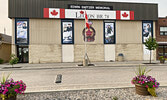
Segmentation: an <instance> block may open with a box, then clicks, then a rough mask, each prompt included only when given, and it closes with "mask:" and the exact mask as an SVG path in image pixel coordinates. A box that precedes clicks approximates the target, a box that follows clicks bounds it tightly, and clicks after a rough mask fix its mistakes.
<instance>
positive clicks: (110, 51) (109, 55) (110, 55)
mask: <svg viewBox="0 0 167 100" xmlns="http://www.w3.org/2000/svg"><path fill="white" fill-rule="evenodd" d="M104 49H105V51H104V52H105V53H104V54H105V61H110V60H113V61H115V45H105V46H104Z"/></svg>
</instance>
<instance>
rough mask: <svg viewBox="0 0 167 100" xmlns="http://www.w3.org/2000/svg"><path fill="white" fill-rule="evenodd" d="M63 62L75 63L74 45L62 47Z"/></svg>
mask: <svg viewBox="0 0 167 100" xmlns="http://www.w3.org/2000/svg"><path fill="white" fill-rule="evenodd" d="M62 61H63V62H74V45H62Z"/></svg>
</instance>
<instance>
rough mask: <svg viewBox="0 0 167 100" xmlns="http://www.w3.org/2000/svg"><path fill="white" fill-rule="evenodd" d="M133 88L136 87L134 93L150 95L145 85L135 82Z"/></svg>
mask: <svg viewBox="0 0 167 100" xmlns="http://www.w3.org/2000/svg"><path fill="white" fill-rule="evenodd" d="M135 88H136V94H139V95H144V96H146V95H150V93H149V92H148V91H147V88H146V87H145V86H142V85H140V84H135Z"/></svg>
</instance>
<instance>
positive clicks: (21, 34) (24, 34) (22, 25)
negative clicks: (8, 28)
mask: <svg viewBox="0 0 167 100" xmlns="http://www.w3.org/2000/svg"><path fill="white" fill-rule="evenodd" d="M15 26H16V27H15V43H16V44H20V45H27V44H29V20H28V19H16V20H15Z"/></svg>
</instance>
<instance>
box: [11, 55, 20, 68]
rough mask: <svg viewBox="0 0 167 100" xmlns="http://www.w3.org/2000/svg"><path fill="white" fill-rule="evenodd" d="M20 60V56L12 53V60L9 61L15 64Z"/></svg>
mask: <svg viewBox="0 0 167 100" xmlns="http://www.w3.org/2000/svg"><path fill="white" fill-rule="evenodd" d="M18 61H19V58H18V57H16V55H15V54H12V55H11V56H10V61H9V63H10V64H11V65H12V66H13V65H14V64H17V63H18Z"/></svg>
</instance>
